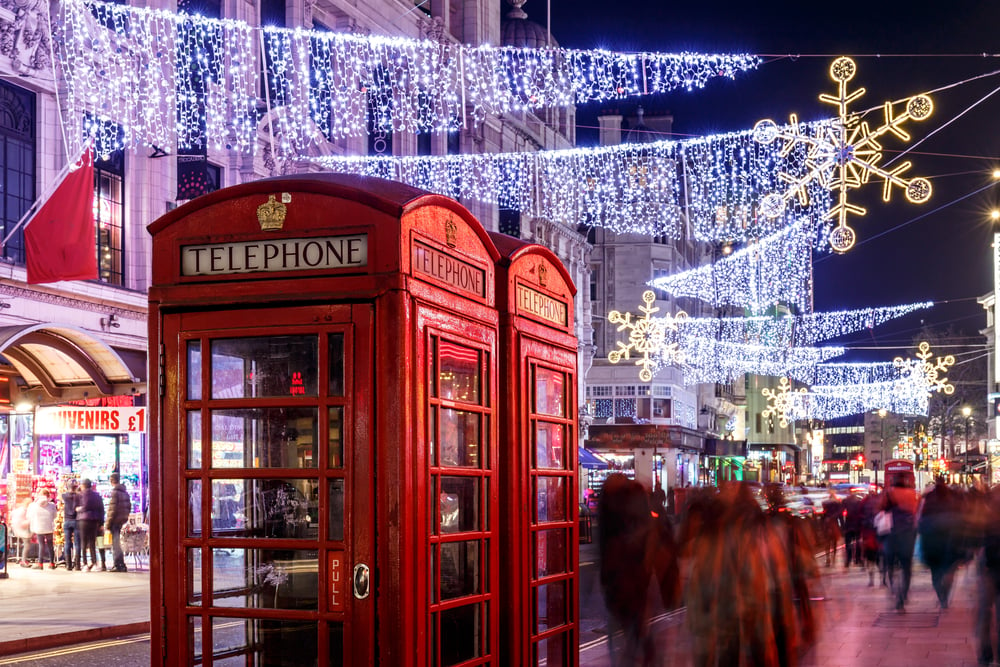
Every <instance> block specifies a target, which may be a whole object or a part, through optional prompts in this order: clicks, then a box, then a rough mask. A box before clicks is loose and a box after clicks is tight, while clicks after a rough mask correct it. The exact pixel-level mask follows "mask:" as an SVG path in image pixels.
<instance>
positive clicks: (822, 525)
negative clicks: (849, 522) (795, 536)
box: [817, 490, 844, 567]
mask: <svg viewBox="0 0 1000 667" xmlns="http://www.w3.org/2000/svg"><path fill="white" fill-rule="evenodd" d="M822 509H823V512H822V514H820V517H819V525H818V526H817V528H818V537H819V540H820V545H821V546H822V548H823V551H824V553H826V565H827V567H829V566H831V565H833V561H834V555H835V554H836V553H837V544H838V543H839V542H840V522H841V518H842V517H841V514H842V513H843V511H844V506H843V504H841V502H840V498H838V497H837V493H836V491H832V490H831V491H830V494H829V495H828V496H827V498H826V500H824V501H823V505H822Z"/></svg>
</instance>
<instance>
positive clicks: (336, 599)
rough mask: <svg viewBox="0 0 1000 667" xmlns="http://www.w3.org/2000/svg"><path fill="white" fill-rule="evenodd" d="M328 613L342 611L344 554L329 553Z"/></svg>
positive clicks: (338, 552)
mask: <svg viewBox="0 0 1000 667" xmlns="http://www.w3.org/2000/svg"><path fill="white" fill-rule="evenodd" d="M329 560H330V611H344V552H343V551H331V552H330V554H329Z"/></svg>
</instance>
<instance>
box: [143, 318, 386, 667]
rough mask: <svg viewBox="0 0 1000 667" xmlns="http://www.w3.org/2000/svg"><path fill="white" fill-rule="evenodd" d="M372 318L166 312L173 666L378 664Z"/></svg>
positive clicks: (167, 578) (165, 475)
mask: <svg viewBox="0 0 1000 667" xmlns="http://www.w3.org/2000/svg"><path fill="white" fill-rule="evenodd" d="M372 317H373V314H372V308H371V306H368V305H330V306H308V307H306V306H304V307H297V308H296V307H285V308H280V309H279V308H253V309H238V308H237V309H232V310H226V309H222V310H213V311H212V312H186V313H176V314H166V315H165V316H164V320H163V332H164V335H163V338H162V340H163V341H164V343H165V350H164V355H165V359H164V363H165V366H164V371H165V372H164V373H163V376H164V377H165V382H166V387H165V391H164V392H163V394H162V395H163V396H164V397H166V398H165V401H164V405H163V414H162V419H163V423H164V424H165V425H166V424H176V433H177V436H178V437H176V438H173V437H168V438H164V439H163V442H162V448H163V459H162V460H163V461H166V462H169V461H177V462H180V465H173V466H170V465H166V466H165V468H164V470H163V471H162V479H163V495H164V504H165V507H166V508H176V509H177V511H176V512H173V511H168V512H164V516H163V517H162V521H163V523H164V525H163V534H164V543H165V544H166V545H176V547H171V548H172V549H174V548H175V549H176V558H175V559H173V560H172V561H170V559H169V558H166V559H165V561H168V562H164V563H163V564H162V566H163V581H164V587H165V590H164V598H165V600H168V603H167V604H166V605H165V607H164V609H165V614H166V618H165V629H166V632H165V635H166V640H167V641H166V642H165V647H166V651H167V652H168V653H170V654H174V655H170V656H167V658H168V659H167V660H166V663H167V664H188V665H237V664H239V665H248V664H288V665H291V664H296V665H309V664H331V665H368V664H372V663H373V662H374V657H373V655H372V652H373V647H374V639H373V619H374V609H375V607H374V600H373V596H371V595H370V592H371V586H372V585H373V583H374V582H373V581H371V578H372V577H371V571H370V569H369V568H373V567H374V562H375V561H374V559H375V547H374V541H373V538H374V524H373V521H374V518H373V517H374V516H375V506H374V496H373V493H372V480H373V479H374V471H373V462H372V456H371V451H372V449H371V446H370V442H369V435H370V434H371V414H370V413H371V408H370V404H369V401H370V400H371V397H372V371H371V359H372V349H371V347H372V343H371V340H372V331H371V329H372ZM356 360H361V361H357V363H356ZM172 430H174V429H173V428H170V427H167V428H166V432H167V433H169V432H171V431H172ZM172 596H176V597H174V599H173V600H170V598H171V597H172ZM348 637H349V638H350V640H349V641H348V640H347V638H348ZM365 637H367V638H368V641H365V639H364V638H365Z"/></svg>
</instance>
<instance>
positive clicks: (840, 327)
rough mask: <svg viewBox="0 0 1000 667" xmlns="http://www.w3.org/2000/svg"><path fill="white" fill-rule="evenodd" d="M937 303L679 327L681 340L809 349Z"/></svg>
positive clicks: (697, 320)
mask: <svg viewBox="0 0 1000 667" xmlns="http://www.w3.org/2000/svg"><path fill="white" fill-rule="evenodd" d="M933 305H934V303H933V302H932V301H924V302H922V303H908V304H903V305H900V306H883V307H876V308H862V309H860V310H841V311H835V312H829V313H810V314H808V315H780V316H767V315H758V316H751V317H689V318H687V319H686V320H683V321H680V322H678V323H677V329H678V332H679V335H681V336H701V337H703V338H715V339H717V340H722V341H729V342H733V343H753V344H757V345H772V346H775V347H791V346H806V345H812V344H813V343H818V342H820V341H824V340H830V339H831V338H836V337H838V336H842V335H844V334H848V333H851V332H854V331H860V330H861V329H871V328H874V327H876V326H879V325H880V324H884V323H885V322H888V321H890V320H893V319H896V318H897V317H902V316H903V315H907V314H909V313H912V312H914V311H916V310H921V309H923V308H930V307H931V306H933Z"/></svg>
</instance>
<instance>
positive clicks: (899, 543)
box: [882, 476, 919, 612]
mask: <svg viewBox="0 0 1000 667" xmlns="http://www.w3.org/2000/svg"><path fill="white" fill-rule="evenodd" d="M918 503H919V500H918V499H917V492H916V490H915V489H914V488H913V480H911V479H910V478H908V477H904V476H900V477H898V478H896V479H895V480H893V482H892V486H890V487H889V488H888V489H887V490H886V492H885V495H884V496H883V505H882V511H883V512H889V513H890V514H891V515H892V528H891V529H890V531H889V534H888V535H886V536H885V538H886V539H885V557H886V566H887V568H888V570H889V583H890V585H892V586H893V592H894V593H895V594H896V611H899V612H903V611H905V606H906V598H907V596H908V595H909V593H910V576H911V574H912V572H913V547H914V545H915V544H916V541H917V507H918ZM897 566H898V567H899V570H900V576H899V580H898V581H894V580H893V573H894V571H895V569H896V567H897Z"/></svg>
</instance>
